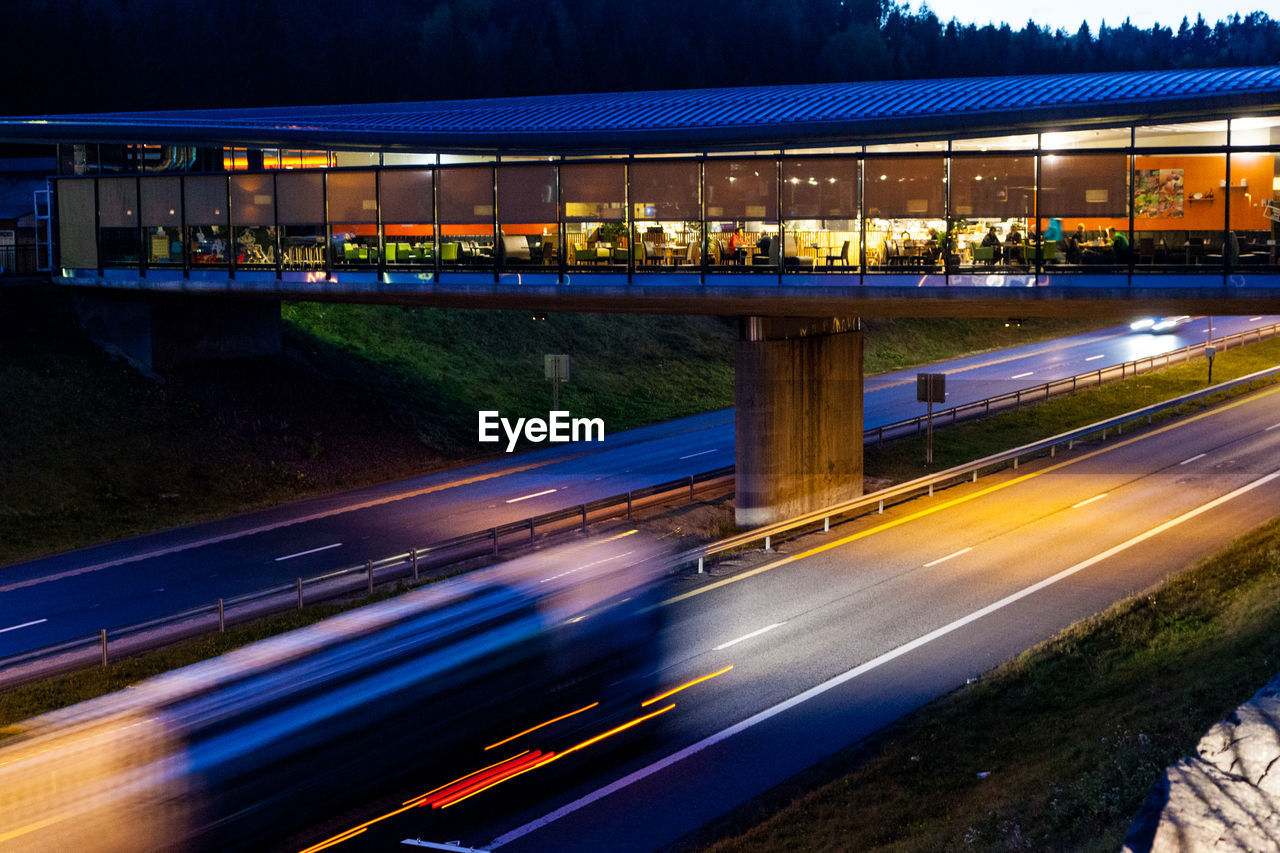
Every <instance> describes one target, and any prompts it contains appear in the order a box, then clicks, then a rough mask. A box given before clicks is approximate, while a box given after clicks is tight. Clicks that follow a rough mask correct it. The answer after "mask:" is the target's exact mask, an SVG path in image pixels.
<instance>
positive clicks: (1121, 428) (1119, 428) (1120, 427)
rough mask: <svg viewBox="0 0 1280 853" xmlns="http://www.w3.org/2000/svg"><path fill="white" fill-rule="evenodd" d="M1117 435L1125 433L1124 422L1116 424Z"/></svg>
mask: <svg viewBox="0 0 1280 853" xmlns="http://www.w3.org/2000/svg"><path fill="white" fill-rule="evenodd" d="M1116 435H1124V424H1116Z"/></svg>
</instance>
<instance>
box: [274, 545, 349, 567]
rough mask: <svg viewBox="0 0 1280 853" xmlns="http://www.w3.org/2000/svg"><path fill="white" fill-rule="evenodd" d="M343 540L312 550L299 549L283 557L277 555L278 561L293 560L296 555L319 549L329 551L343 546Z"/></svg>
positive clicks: (304, 554) (301, 555)
mask: <svg viewBox="0 0 1280 853" xmlns="http://www.w3.org/2000/svg"><path fill="white" fill-rule="evenodd" d="M341 547H342V543H341V542H334V543H333V544H332V545H322V546H320V547H319V548H312V549H311V550H310V551H299V552H298V553H296V554H285V555H284V556H283V557H276V562H277V563H278V562H280V561H281V560H292V559H293V558H294V557H305V556H307V555H308V554H315V553H317V552H319V551H328V550H329V549H330V548H341Z"/></svg>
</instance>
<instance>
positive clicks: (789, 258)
mask: <svg viewBox="0 0 1280 853" xmlns="http://www.w3.org/2000/svg"><path fill="white" fill-rule="evenodd" d="M782 245H783V247H784V250H785V251H784V252H783V254H782V256H783V259H784V260H785V262H786V265H787V266H789V267H808V268H809V269H813V266H814V262H815V261H816V260H817V258H812V257H801V256H800V249H799V247H798V246H797V245H796V238H795V236H794V235H792V234H784V235H783V237H782Z"/></svg>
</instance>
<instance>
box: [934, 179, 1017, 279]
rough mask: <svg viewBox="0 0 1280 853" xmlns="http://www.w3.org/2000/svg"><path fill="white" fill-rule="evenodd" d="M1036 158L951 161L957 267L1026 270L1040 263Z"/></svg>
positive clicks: (952, 253) (952, 244)
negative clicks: (1034, 225)
mask: <svg viewBox="0 0 1280 853" xmlns="http://www.w3.org/2000/svg"><path fill="white" fill-rule="evenodd" d="M1035 179H1036V164H1035V158H1034V157H1032V156H1030V155H1028V156H1025V157H1017V156H1003V155H987V156H983V155H981V154H978V155H964V154H962V155H957V156H955V157H952V158H951V181H950V187H951V228H952V231H951V238H950V240H948V241H947V242H948V244H949V251H948V252H947V260H948V261H949V262H950V263H951V265H952V266H953V267H964V266H972V267H974V268H975V269H976V270H984V269H987V268H990V267H993V266H1004V267H1014V268H1018V269H1022V268H1025V267H1027V266H1028V265H1029V264H1033V263H1035V245H1034V244H1035V234H1034V232H1033V231H1032V229H1031V226H1032V223H1033V222H1034V221H1035Z"/></svg>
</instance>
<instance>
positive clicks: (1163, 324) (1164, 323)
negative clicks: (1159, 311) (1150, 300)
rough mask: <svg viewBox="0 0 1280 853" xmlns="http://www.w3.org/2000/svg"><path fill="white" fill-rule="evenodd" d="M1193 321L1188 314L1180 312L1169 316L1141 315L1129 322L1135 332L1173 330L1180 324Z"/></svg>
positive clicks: (1183, 324)
mask: <svg viewBox="0 0 1280 853" xmlns="http://www.w3.org/2000/svg"><path fill="white" fill-rule="evenodd" d="M1190 322H1191V317H1190V315H1188V314H1178V315H1174V316H1168V317H1140V318H1139V319H1137V320H1134V321H1133V322H1132V323H1130V324H1129V328H1130V329H1131V330H1132V331H1135V332H1172V331H1173V330H1174V329H1176V328H1178V327H1179V326H1185V325H1186V324H1187V323H1190Z"/></svg>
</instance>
